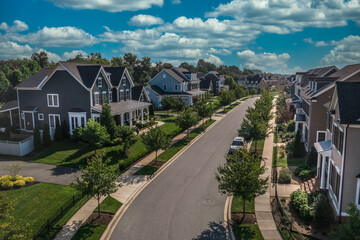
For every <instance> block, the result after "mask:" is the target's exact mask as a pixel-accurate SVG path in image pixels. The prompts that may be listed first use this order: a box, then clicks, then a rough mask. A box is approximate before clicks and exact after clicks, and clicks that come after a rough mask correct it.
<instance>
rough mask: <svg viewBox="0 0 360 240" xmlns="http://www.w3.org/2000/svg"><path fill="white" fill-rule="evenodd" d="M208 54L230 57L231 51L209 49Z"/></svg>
mask: <svg viewBox="0 0 360 240" xmlns="http://www.w3.org/2000/svg"><path fill="white" fill-rule="evenodd" d="M209 53H214V54H218V55H230V54H231V51H229V50H227V49H225V48H222V49H215V48H210V50H209Z"/></svg>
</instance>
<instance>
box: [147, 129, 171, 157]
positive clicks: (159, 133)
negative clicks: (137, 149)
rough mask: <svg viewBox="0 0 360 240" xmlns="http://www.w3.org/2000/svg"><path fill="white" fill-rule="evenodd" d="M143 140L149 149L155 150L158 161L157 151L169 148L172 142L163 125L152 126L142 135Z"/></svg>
mask: <svg viewBox="0 0 360 240" xmlns="http://www.w3.org/2000/svg"><path fill="white" fill-rule="evenodd" d="M141 140H142V141H143V143H144V144H145V146H146V148H147V149H148V150H150V151H155V156H156V157H155V161H157V152H158V151H159V150H160V149H163V150H165V149H166V148H168V147H169V145H170V142H171V139H170V137H169V136H168V135H167V134H166V133H165V131H164V130H163V129H162V128H161V127H150V129H149V131H147V132H146V133H144V134H142V135H141Z"/></svg>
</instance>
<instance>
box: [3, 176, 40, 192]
mask: <svg viewBox="0 0 360 240" xmlns="http://www.w3.org/2000/svg"><path fill="white" fill-rule="evenodd" d="M33 182H34V178H33V177H22V176H20V175H15V176H13V177H12V176H10V175H4V176H2V177H0V186H1V188H2V189H12V188H22V187H24V186H25V185H28V184H32V183H33Z"/></svg>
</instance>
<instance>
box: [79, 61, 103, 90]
mask: <svg viewBox="0 0 360 240" xmlns="http://www.w3.org/2000/svg"><path fill="white" fill-rule="evenodd" d="M76 68H77V70H78V72H79V75H80V79H81V81H82V82H83V84H84V85H85V86H86V87H87V88H91V87H92V85H93V84H94V81H95V78H96V76H97V75H98V73H99V71H100V68H101V66H77V67H76Z"/></svg>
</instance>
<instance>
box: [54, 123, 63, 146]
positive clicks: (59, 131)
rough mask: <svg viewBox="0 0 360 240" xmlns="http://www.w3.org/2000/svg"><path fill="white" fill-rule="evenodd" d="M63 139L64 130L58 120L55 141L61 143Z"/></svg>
mask: <svg viewBox="0 0 360 240" xmlns="http://www.w3.org/2000/svg"><path fill="white" fill-rule="evenodd" d="M62 139H63V136H62V128H61V126H60V122H59V120H58V119H56V128H55V140H56V141H61V140H62Z"/></svg>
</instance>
